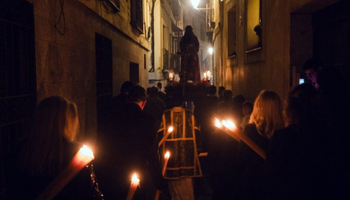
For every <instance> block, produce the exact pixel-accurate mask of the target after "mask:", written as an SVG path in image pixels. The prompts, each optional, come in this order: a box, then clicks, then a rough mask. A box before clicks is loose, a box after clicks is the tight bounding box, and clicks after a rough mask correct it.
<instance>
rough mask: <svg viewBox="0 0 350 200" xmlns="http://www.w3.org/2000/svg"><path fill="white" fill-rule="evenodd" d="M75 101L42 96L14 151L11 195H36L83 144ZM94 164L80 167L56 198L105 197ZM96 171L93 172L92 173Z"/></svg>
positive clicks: (30, 196)
mask: <svg viewBox="0 0 350 200" xmlns="http://www.w3.org/2000/svg"><path fill="white" fill-rule="evenodd" d="M78 129H79V119H78V111H77V107H76V105H75V104H74V103H73V102H71V101H68V100H67V99H65V98H63V97H60V96H51V97H48V98H46V99H44V100H42V101H41V102H40V103H39V105H38V107H37V108H36V110H35V114H34V118H33V124H32V127H31V129H30V134H29V135H28V137H27V139H26V141H25V142H24V144H22V145H21V147H22V148H21V149H20V150H19V151H18V153H17V154H16V155H14V158H15V160H14V162H13V164H14V166H13V170H14V171H13V174H12V175H13V176H12V179H11V182H10V189H9V194H10V195H9V197H10V199H35V198H36V197H38V196H39V195H40V194H41V192H42V191H43V190H44V189H45V188H46V187H47V186H48V185H49V184H50V182H52V181H53V180H54V179H55V177H56V176H57V175H58V174H59V173H60V172H61V171H62V170H64V169H65V167H66V166H67V165H68V163H69V162H70V161H71V160H72V158H73V157H74V155H75V154H76V153H77V152H78V151H79V149H80V148H81V147H82V146H83V145H79V144H78V143H77V142H76V138H77V133H78ZM92 170H93V169H92V165H89V167H88V168H85V169H83V170H82V171H80V173H79V174H78V175H76V176H75V178H73V179H72V180H71V181H70V182H69V183H68V184H67V185H66V186H65V187H64V188H63V189H62V190H61V191H60V192H59V194H58V195H57V196H56V197H55V199H103V195H102V193H101V191H100V190H99V187H98V184H97V182H96V179H95V174H94V172H93V171H92ZM92 175H93V176H92Z"/></svg>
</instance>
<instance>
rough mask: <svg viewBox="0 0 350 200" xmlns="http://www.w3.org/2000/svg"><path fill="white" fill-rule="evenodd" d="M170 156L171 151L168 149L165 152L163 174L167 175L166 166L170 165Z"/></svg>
mask: <svg viewBox="0 0 350 200" xmlns="http://www.w3.org/2000/svg"><path fill="white" fill-rule="evenodd" d="M169 158H170V152H169V151H167V152H166V153H165V154H164V165H163V170H162V175H163V176H165V171H166V167H167V165H168V161H169Z"/></svg>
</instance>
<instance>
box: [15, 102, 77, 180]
mask: <svg viewBox="0 0 350 200" xmlns="http://www.w3.org/2000/svg"><path fill="white" fill-rule="evenodd" d="M78 128H79V118H78V111H77V107H76V105H75V104H74V103H73V102H70V101H68V100H67V99H65V98H63V97H60V96H51V97H48V98H46V99H44V100H42V101H41V102H40V103H39V105H38V107H37V108H36V110H35V113H34V118H33V123H32V129H31V134H30V135H29V137H28V141H27V145H26V146H25V148H24V151H23V152H22V157H21V162H20V163H19V164H20V166H19V167H20V168H21V169H22V170H24V171H27V172H28V173H30V174H32V175H55V174H56V173H58V172H59V171H60V170H61V169H62V168H63V164H64V163H63V158H64V154H63V152H64V144H65V143H66V142H67V141H68V142H73V141H75V139H76V135H77V131H78Z"/></svg>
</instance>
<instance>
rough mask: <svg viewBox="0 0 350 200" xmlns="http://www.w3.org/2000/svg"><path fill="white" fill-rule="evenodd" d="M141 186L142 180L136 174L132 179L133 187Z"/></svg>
mask: <svg viewBox="0 0 350 200" xmlns="http://www.w3.org/2000/svg"><path fill="white" fill-rule="evenodd" d="M139 184H140V179H139V178H138V176H137V174H136V173H134V175H132V178H131V185H136V186H138V185H139Z"/></svg>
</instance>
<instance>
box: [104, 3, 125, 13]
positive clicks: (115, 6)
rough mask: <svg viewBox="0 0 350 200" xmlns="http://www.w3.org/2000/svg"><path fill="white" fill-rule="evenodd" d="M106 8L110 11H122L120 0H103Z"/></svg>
mask: <svg viewBox="0 0 350 200" xmlns="http://www.w3.org/2000/svg"><path fill="white" fill-rule="evenodd" d="M101 1H102V3H103V5H104V7H105V9H106V10H107V11H109V12H113V13H116V12H119V11H120V2H119V0H101Z"/></svg>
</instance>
